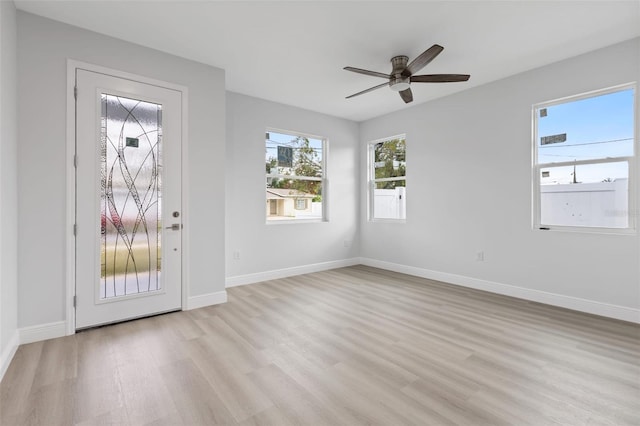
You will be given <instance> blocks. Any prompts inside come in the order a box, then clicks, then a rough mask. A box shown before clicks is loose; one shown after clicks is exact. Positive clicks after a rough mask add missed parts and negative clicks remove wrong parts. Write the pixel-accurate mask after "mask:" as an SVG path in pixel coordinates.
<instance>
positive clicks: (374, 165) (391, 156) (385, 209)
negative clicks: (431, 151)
mask: <svg viewBox="0 0 640 426" xmlns="http://www.w3.org/2000/svg"><path fill="white" fill-rule="evenodd" d="M406 171H407V166H406V146H405V137H404V135H402V136H395V137H392V138H388V139H382V140H378V141H374V142H371V143H369V220H379V219H382V220H385V219H387V220H394V219H395V220H404V219H406V211H407V209H406V203H407V197H406V195H407V193H406V186H407V178H406Z"/></svg>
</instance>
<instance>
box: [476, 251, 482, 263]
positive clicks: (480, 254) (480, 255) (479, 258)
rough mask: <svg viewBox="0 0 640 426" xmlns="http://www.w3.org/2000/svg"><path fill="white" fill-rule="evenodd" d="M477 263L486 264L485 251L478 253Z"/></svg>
mask: <svg viewBox="0 0 640 426" xmlns="http://www.w3.org/2000/svg"><path fill="white" fill-rule="evenodd" d="M476 261H477V262H484V252H483V251H479V252H478V253H476Z"/></svg>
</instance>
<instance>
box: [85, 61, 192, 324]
mask: <svg viewBox="0 0 640 426" xmlns="http://www.w3.org/2000/svg"><path fill="white" fill-rule="evenodd" d="M76 84H77V93H78V96H77V101H76V155H77V166H76V225H77V235H76V239H75V244H76V276H75V278H76V288H75V291H76V293H75V294H76V306H75V313H76V329H81V328H87V327H92V326H95V325H100V324H107V323H112V322H117V321H122V320H127V319H132V318H139V317H143V316H147V315H153V314H157V313H160V312H167V311H173V310H177V309H180V308H181V306H182V226H183V218H182V215H181V210H182V190H181V189H182V180H181V176H182V168H181V167H182V125H183V124H182V117H183V111H182V89H172V88H166V87H161V86H159V85H158V82H156V81H154V82H150V83H145V82H144V78H142V77H139V80H136V79H132V78H131V76H130V75H127V76H126V78H121V77H116V76H113V75H108V74H105V73H103V72H93V71H87V70H83V69H77V70H76ZM167 222H169V223H167Z"/></svg>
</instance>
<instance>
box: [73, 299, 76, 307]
mask: <svg viewBox="0 0 640 426" xmlns="http://www.w3.org/2000/svg"><path fill="white" fill-rule="evenodd" d="M73 307H74V308H75V307H76V296H73Z"/></svg>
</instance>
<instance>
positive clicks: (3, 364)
mask: <svg viewBox="0 0 640 426" xmlns="http://www.w3.org/2000/svg"><path fill="white" fill-rule="evenodd" d="M18 346H20V337H19V336H18V331H17V330H16V331H15V332H14V333H13V335H12V336H11V339H9V342H8V343H7V347H6V348H4V350H3V351H2V354H1V355H0V381H2V378H3V377H4V373H6V372H7V368H9V364H11V360H12V359H13V356H14V355H15V354H16V351H17V350H18Z"/></svg>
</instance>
